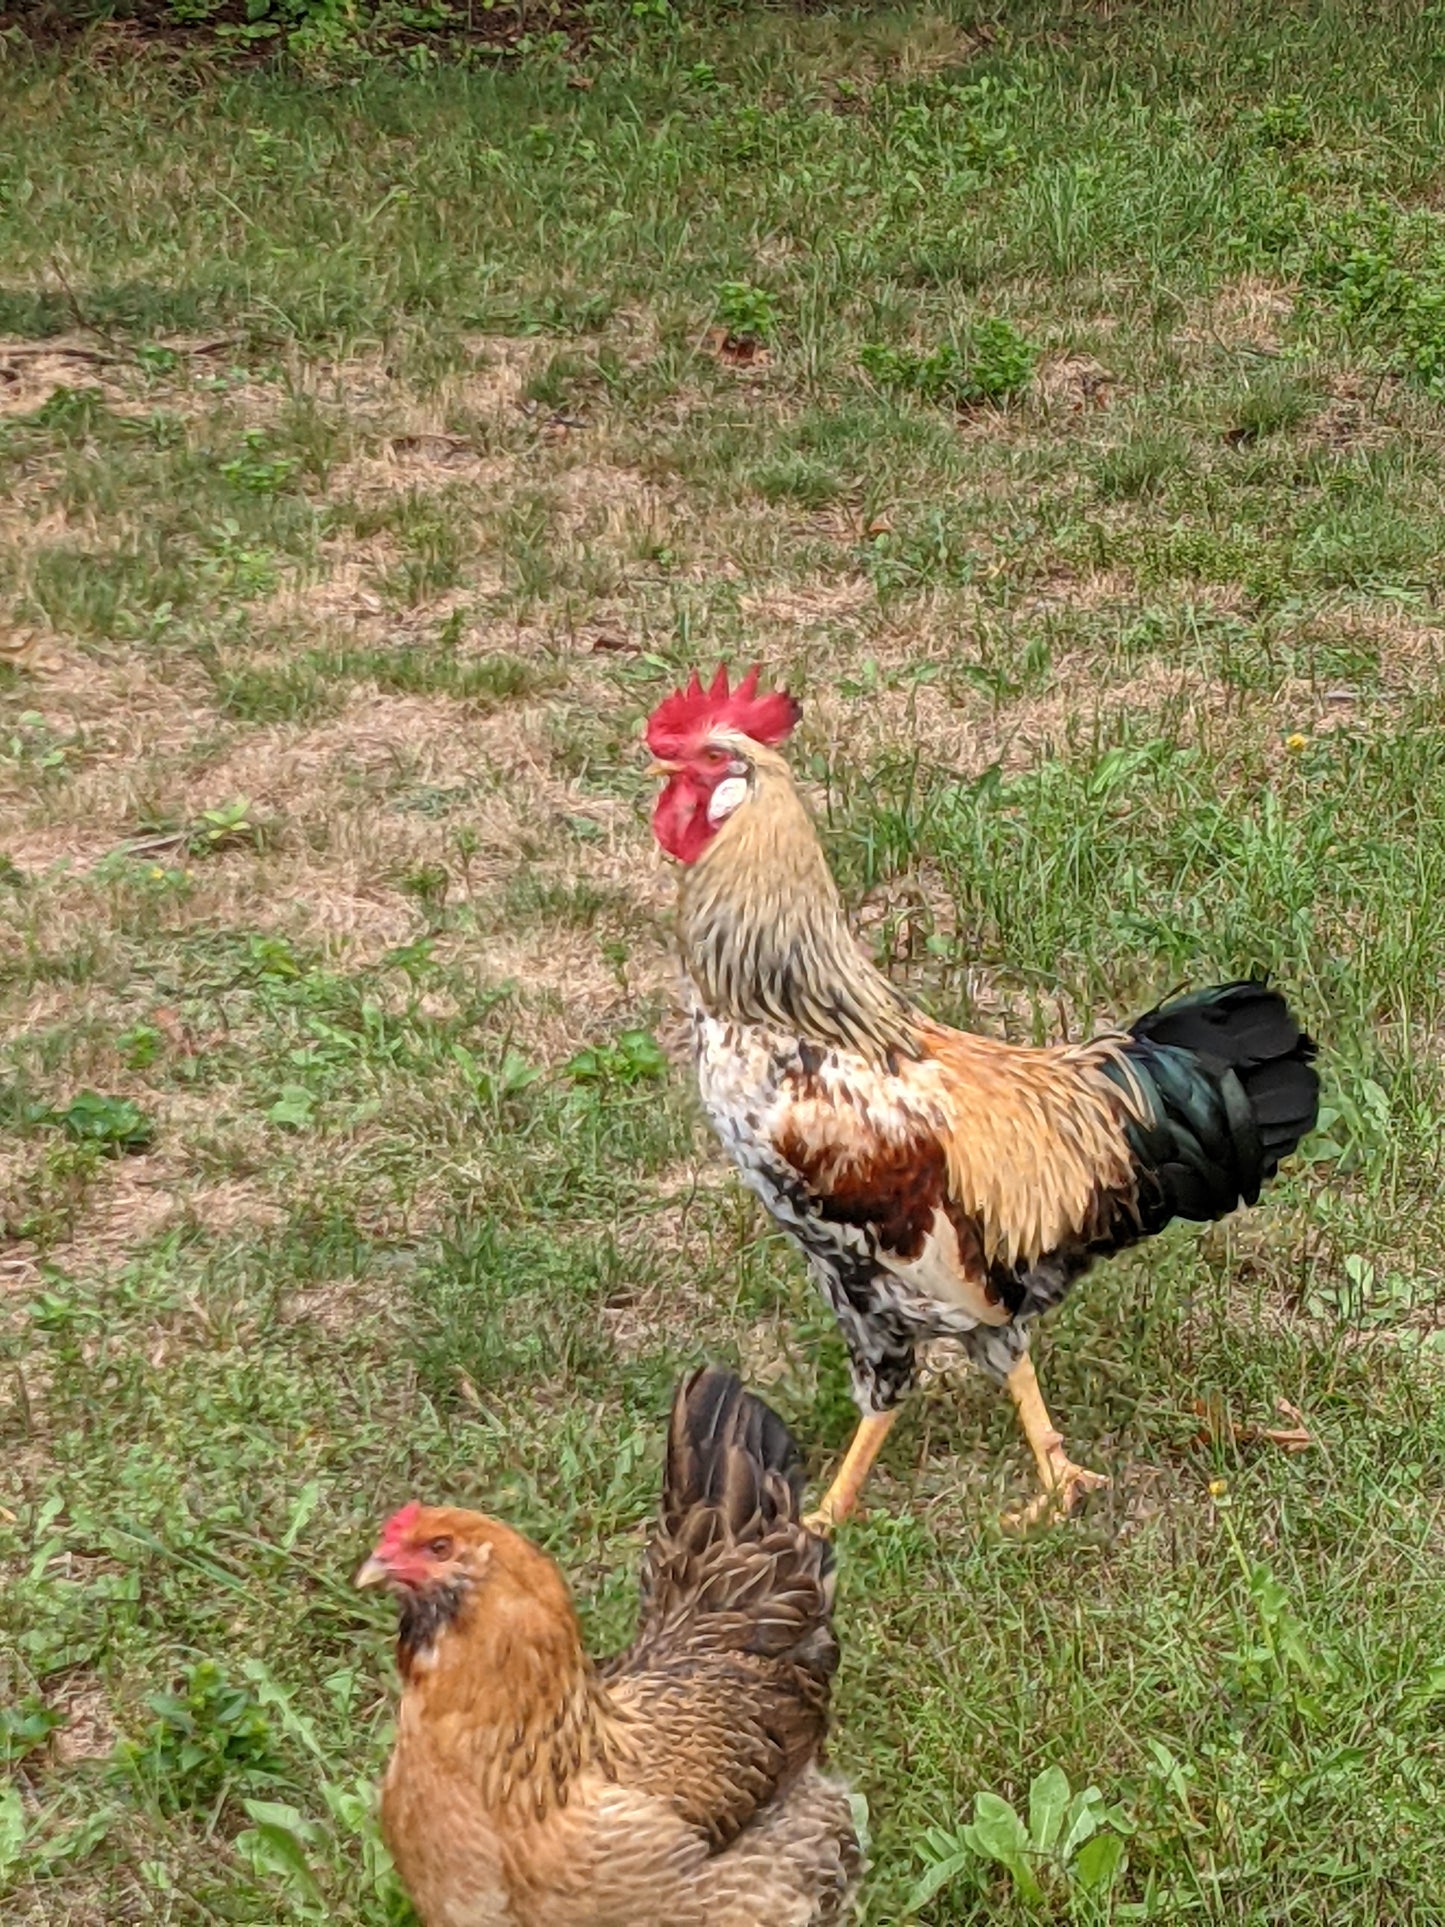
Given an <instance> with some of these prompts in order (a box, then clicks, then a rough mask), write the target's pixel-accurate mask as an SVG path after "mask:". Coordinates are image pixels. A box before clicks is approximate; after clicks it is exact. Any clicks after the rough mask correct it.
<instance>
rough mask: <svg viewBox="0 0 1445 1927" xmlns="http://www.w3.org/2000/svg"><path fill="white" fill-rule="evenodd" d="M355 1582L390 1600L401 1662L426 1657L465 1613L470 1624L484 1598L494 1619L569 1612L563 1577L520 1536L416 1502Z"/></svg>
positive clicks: (394, 1520) (396, 1520)
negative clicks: (521, 1612)
mask: <svg viewBox="0 0 1445 1927" xmlns="http://www.w3.org/2000/svg"><path fill="white" fill-rule="evenodd" d="M356 1583H357V1585H358V1586H385V1587H387V1588H388V1590H389V1591H390V1592H392V1593H393V1594H394V1595H395V1598H396V1602H397V1606H398V1608H399V1609H400V1614H401V1648H402V1652H403V1655H404V1656H406V1657H407V1658H414V1657H415V1656H416V1655H417V1654H419V1653H425V1652H428V1651H429V1650H430V1649H431V1648H433V1647H434V1646H435V1645H436V1642H437V1638H438V1635H439V1634H441V1633H442V1632H443V1631H445V1629H446V1628H447V1627H449V1626H451V1625H453V1624H454V1623H455V1622H457V1621H458V1620H460V1619H461V1618H462V1617H463V1615H464V1614H465V1615H467V1617H468V1620H469V1621H470V1612H469V1608H470V1607H471V1606H472V1605H473V1603H474V1602H476V1601H477V1600H479V1599H480V1598H482V1597H483V1596H485V1598H486V1600H487V1602H488V1603H489V1605H490V1607H491V1608H492V1613H491V1615H490V1616H492V1617H496V1616H497V1615H498V1614H500V1615H503V1616H507V1615H510V1614H513V1613H514V1612H515V1611H516V1610H517V1609H519V1608H523V1609H532V1608H535V1609H536V1610H538V1611H539V1612H541V1613H542V1614H543V1615H544V1616H545V1615H548V1614H554V1613H557V1612H559V1611H562V1612H564V1613H570V1608H569V1607H568V1606H567V1604H566V1601H567V1592H566V1587H565V1585H564V1584H563V1582H562V1578H561V1575H560V1574H559V1573H558V1571H557V1569H556V1567H555V1566H554V1565H553V1564H552V1562H551V1560H550V1559H548V1558H547V1556H546V1554H545V1553H543V1552H540V1551H539V1550H538V1549H537V1547H536V1546H534V1545H532V1544H531V1542H530V1541H529V1540H527V1539H524V1538H523V1537H522V1535H521V1534H520V1533H518V1532H513V1531H512V1529H511V1527H510V1526H504V1525H502V1524H501V1523H500V1522H499V1521H498V1520H496V1519H488V1518H487V1517H485V1516H484V1514H482V1513H480V1512H464V1511H462V1510H461V1509H460V1508H458V1507H455V1506H425V1505H418V1504H417V1503H416V1501H415V1500H413V1501H412V1503H411V1504H410V1505H404V1506H403V1507H402V1508H401V1510H400V1511H399V1512H393V1513H392V1515H391V1517H390V1518H389V1519H388V1520H387V1522H386V1524H385V1525H384V1526H383V1527H382V1529H381V1536H380V1538H379V1539H378V1540H377V1542H376V1550H375V1551H374V1552H373V1553H372V1555H371V1557H370V1558H369V1559H368V1560H367V1561H366V1563H365V1565H363V1566H362V1568H361V1570H360V1572H358V1573H357V1575H356Z"/></svg>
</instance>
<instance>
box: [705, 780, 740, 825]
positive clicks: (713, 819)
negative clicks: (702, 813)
mask: <svg viewBox="0 0 1445 1927" xmlns="http://www.w3.org/2000/svg"><path fill="white" fill-rule="evenodd" d="M747 793H748V779H747V778H746V776H727V777H724V778H723V780H722V782H721V783H719V784H718V786H717V788H716V789H715V790H714V791H713V793H712V795H711V796H710V797H709V798H708V800H707V820H708V822H709V823H721V822H722V820H723V818H724V817H725V816H731V815H732V813H733V811H734V810H735V809H736V808H737V806H738V804H739V803H741V802H742V800H743V798H744V797H745V796H746V795H747Z"/></svg>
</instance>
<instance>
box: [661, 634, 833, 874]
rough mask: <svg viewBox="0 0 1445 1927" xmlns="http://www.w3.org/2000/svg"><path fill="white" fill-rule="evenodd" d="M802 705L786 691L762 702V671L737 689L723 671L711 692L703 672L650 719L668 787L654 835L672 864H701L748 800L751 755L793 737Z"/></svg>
mask: <svg viewBox="0 0 1445 1927" xmlns="http://www.w3.org/2000/svg"><path fill="white" fill-rule="evenodd" d="M801 714H802V705H801V704H800V703H799V702H798V701H797V700H796V699H795V698H794V697H792V696H790V695H788V693H787V692H786V691H785V690H781V689H775V690H771V691H769V692H768V693H767V694H766V695H761V696H760V695H759V694H758V670H757V668H756V666H755V667H753V668H752V669H750V670H749V671H748V673H747V674H746V675H745V676H744V677H743V679H742V681H741V682H740V683H739V684H738V685H737V687H736V688H735V689H729V687H728V672H727V667H726V665H725V664H724V665H723V666H722V667H721V668H720V669H719V670H718V672H717V674H716V676H714V678H713V680H712V683H711V685H710V686H709V687H708V688H706V689H704V688H703V686H702V681H701V679H700V677H699V676H698V673H697V671H696V670H694V671H693V672H692V677H691V679H690V681H689V682H688V684H687V687H686V688H685V689H675V690H674V691H673V693H672V694H671V695H670V696H667V697H665V698H664V699H663V701H662V702H660V703H659V704H658V705H657V708H656V709H654V710H653V712H652V714H651V716H649V717H648V719H647V747H648V748H649V749H650V750H651V751H652V754H653V756H654V758H655V759H656V760H655V762H654V763H653V769H654V771H655V772H656V773H657V774H658V775H659V776H666V778H667V782H666V784H665V785H664V787H663V791H662V794H661V795H660V796H659V797H658V799H657V802H656V805H655V806H654V808H653V812H652V830H653V834H654V836H656V838H657V840H658V842H659V843H660V844H661V845H662V847H663V849H664V850H666V851H667V853H668V855H669V856H675V857H677V858H678V860H679V861H680V862H682V863H696V862H697V860H698V858H699V857H700V856H701V855H702V853H703V851H704V850H705V849H706V848H707V846H708V844H709V843H710V842H711V841H712V839H713V837H714V836H715V835H716V834H717V832H718V830H719V829H720V828H721V826H722V825H723V823H725V822H726V820H727V819H728V817H729V816H731V815H732V813H733V811H734V810H735V809H736V808H737V807H738V805H739V804H740V803H741V802H742V801H743V799H744V798H745V797H746V795H747V793H748V782H749V778H750V776H751V773H752V763H751V760H750V758H749V750H750V749H751V748H755V747H759V746H761V747H762V748H764V749H775V748H776V747H777V745H778V744H779V743H781V742H783V741H784V739H785V738H786V737H787V736H789V735H790V734H791V733H792V731H793V729H794V727H795V726H796V724H797V721H798V718H799V716H800V715H801Z"/></svg>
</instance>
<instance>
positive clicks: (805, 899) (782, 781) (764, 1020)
mask: <svg viewBox="0 0 1445 1927" xmlns="http://www.w3.org/2000/svg"><path fill="white" fill-rule="evenodd" d="M747 760H748V762H749V763H750V765H751V769H752V773H751V776H750V778H749V783H750V794H749V795H748V797H747V799H746V800H745V801H744V802H743V803H742V804H740V805H739V807H738V808H737V809H736V810H735V811H734V812H733V814H732V815H731V816H730V817H728V818H727V820H726V821H725V822H724V823H723V824H722V826H721V828H720V829H719V830H718V832H717V834H716V836H714V838H713V840H712V842H711V843H710V844H709V845H708V847H707V849H706V850H705V851H704V852H703V854H702V856H701V857H700V858H699V859H698V861H697V862H696V863H695V864H693V865H692V867H691V868H690V869H689V870H688V871H687V872H686V874H685V876H684V879H683V884H682V892H681V896H680V900H679V905H678V929H679V935H680V938H681V942H682V954H683V960H684V962H685V963H686V965H687V969H688V972H689V974H690V976H691V977H692V980H693V983H694V985H695V986H696V988H697V992H698V995H699V997H700V998H701V999H702V1002H703V1005H704V1007H705V1008H706V1009H707V1011H708V1012H709V1013H710V1015H712V1016H714V1017H718V1018H722V1019H724V1020H727V1019H731V1020H733V1021H735V1022H739V1023H754V1024H770V1025H774V1026H776V1027H777V1028H778V1029H780V1030H785V1031H789V1032H791V1033H793V1034H794V1035H795V1036H798V1037H801V1038H804V1039H806V1040H807V1041H808V1042H810V1043H815V1044H819V1045H821V1046H824V1047H837V1048H840V1049H843V1050H851V1051H858V1052H860V1053H861V1054H862V1055H863V1056H865V1057H868V1058H872V1059H875V1060H880V1059H886V1058H888V1057H890V1056H897V1055H902V1056H906V1057H917V1056H918V1055H919V1054H920V1053H919V1043H918V1036H917V1029H916V1023H917V1019H916V1015H915V1013H914V1011H913V1010H912V1008H911V1006H910V1005H909V1004H908V1003H907V1001H906V1000H905V999H904V998H903V997H902V996H901V995H900V994H899V992H898V991H896V990H895V989H894V988H893V986H892V985H891V984H890V983H889V982H888V981H887V979H886V978H885V977H883V976H882V975H881V974H880V973H879V972H878V971H877V970H875V969H874V967H873V965H872V964H871V963H870V962H869V961H868V959H867V958H866V957H865V956H864V955H863V953H862V952H861V950H860V949H859V948H858V945H857V943H856V942H855V940H854V938H853V935H852V933H851V932H850V930H849V929H848V922H847V918H846V916H845V914H844V910H843V902H842V899H841V897H840V896H839V895H838V886H837V885H836V884H835V883H834V881H833V878H832V875H831V874H830V872H829V869H828V865H827V861H826V859H825V858H824V855H823V849H822V845H821V844H820V843H819V841H818V836H817V832H816V830H815V829H814V828H813V824H812V821H811V819H810V817H809V815H808V812H807V810H806V809H805V807H804V805H803V800H802V798H801V797H800V796H799V795H798V792H797V790H796V789H795V788H794V787H793V780H792V776H791V774H790V772H789V770H788V766H787V764H786V763H785V762H784V761H783V759H782V757H781V756H778V755H776V754H774V753H773V752H772V751H771V750H767V749H762V748H760V747H759V746H758V745H757V744H754V743H749V744H748V745H747Z"/></svg>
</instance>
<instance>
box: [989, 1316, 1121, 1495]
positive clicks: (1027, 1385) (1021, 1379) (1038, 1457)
mask: <svg viewBox="0 0 1445 1927" xmlns="http://www.w3.org/2000/svg"><path fill="white" fill-rule="evenodd" d="M1006 1383H1007V1385H1008V1389H1009V1397H1010V1398H1011V1399H1012V1400H1013V1402H1014V1409H1015V1411H1016V1412H1017V1413H1018V1415H1019V1423H1020V1425H1022V1426H1023V1428H1024V1436H1025V1437H1026V1438H1027V1439H1028V1442H1029V1446H1030V1448H1031V1450H1032V1452H1033V1455H1034V1463H1035V1465H1037V1466H1038V1468H1039V1481H1040V1483H1041V1485H1042V1486H1043V1490H1042V1492H1040V1493H1039V1495H1038V1497H1037V1498H1036V1499H1035V1500H1034V1501H1033V1502H1032V1503H1031V1504H1030V1505H1026V1506H1024V1507H1023V1509H1022V1510H1021V1511H1019V1512H1014V1513H1010V1514H1009V1515H1008V1516H1007V1517H1006V1518H1005V1520H1004V1523H1005V1525H1010V1526H1017V1527H1020V1528H1024V1527H1028V1526H1032V1525H1037V1524H1038V1522H1039V1521H1040V1520H1041V1519H1049V1518H1052V1519H1062V1518H1066V1517H1067V1516H1068V1514H1069V1513H1070V1512H1072V1511H1073V1509H1074V1507H1075V1505H1076V1504H1077V1503H1078V1499H1079V1496H1080V1494H1081V1493H1084V1492H1088V1491H1090V1490H1091V1489H1092V1488H1093V1487H1095V1486H1100V1485H1107V1484H1108V1483H1109V1481H1108V1480H1107V1479H1106V1478H1105V1477H1104V1475H1103V1473H1102V1472H1088V1471H1086V1470H1085V1469H1084V1467H1083V1466H1081V1465H1075V1464H1074V1462H1073V1460H1072V1459H1071V1458H1070V1457H1069V1456H1068V1454H1067V1453H1066V1452H1065V1450H1064V1441H1063V1438H1062V1436H1061V1435H1060V1434H1059V1433H1058V1432H1056V1431H1055V1429H1054V1422H1053V1420H1052V1419H1051V1418H1050V1417H1049V1408H1048V1406H1047V1405H1045V1404H1044V1395H1043V1393H1042V1392H1041V1391H1040V1390H1039V1381H1038V1377H1037V1375H1036V1374H1035V1372H1034V1363H1033V1360H1032V1359H1031V1358H1030V1357H1029V1355H1028V1353H1027V1352H1025V1353H1024V1355H1023V1357H1022V1358H1021V1359H1020V1360H1019V1362H1018V1364H1017V1365H1015V1366H1014V1368H1013V1370H1012V1371H1011V1372H1010V1373H1009V1375H1008V1379H1007V1381H1006Z"/></svg>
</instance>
